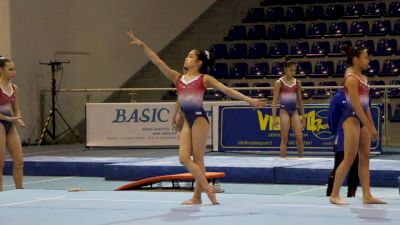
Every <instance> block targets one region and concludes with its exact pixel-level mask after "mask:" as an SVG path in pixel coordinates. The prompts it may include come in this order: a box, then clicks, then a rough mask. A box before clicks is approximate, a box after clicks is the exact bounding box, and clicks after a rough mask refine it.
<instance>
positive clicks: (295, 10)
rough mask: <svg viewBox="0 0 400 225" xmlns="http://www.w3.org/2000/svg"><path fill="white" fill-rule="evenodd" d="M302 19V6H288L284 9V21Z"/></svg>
mask: <svg viewBox="0 0 400 225" xmlns="http://www.w3.org/2000/svg"><path fill="white" fill-rule="evenodd" d="M303 18H304V10H303V7H302V6H288V7H287V9H286V16H285V18H284V20H285V21H299V20H303Z"/></svg>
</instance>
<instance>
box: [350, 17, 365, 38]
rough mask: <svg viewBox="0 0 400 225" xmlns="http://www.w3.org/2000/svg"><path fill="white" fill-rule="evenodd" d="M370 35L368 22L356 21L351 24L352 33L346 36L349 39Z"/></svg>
mask: <svg viewBox="0 0 400 225" xmlns="http://www.w3.org/2000/svg"><path fill="white" fill-rule="evenodd" d="M368 33H369V23H368V21H354V22H352V23H351V24H350V31H349V32H348V33H347V34H346V36H348V37H362V36H365V35H366V34H368Z"/></svg>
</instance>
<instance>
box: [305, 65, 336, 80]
mask: <svg viewBox="0 0 400 225" xmlns="http://www.w3.org/2000/svg"><path fill="white" fill-rule="evenodd" d="M333 68H334V66H333V62H332V61H316V62H315V65H314V73H312V74H310V75H309V76H310V77H322V78H323V77H328V76H329V75H331V74H333V72H334V69H333Z"/></svg>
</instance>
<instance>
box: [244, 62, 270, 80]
mask: <svg viewBox="0 0 400 225" xmlns="http://www.w3.org/2000/svg"><path fill="white" fill-rule="evenodd" d="M268 74H269V65H268V63H267V62H259V63H253V64H252V65H251V67H250V71H249V74H248V75H247V76H246V77H247V78H262V77H265V76H267V75H268Z"/></svg>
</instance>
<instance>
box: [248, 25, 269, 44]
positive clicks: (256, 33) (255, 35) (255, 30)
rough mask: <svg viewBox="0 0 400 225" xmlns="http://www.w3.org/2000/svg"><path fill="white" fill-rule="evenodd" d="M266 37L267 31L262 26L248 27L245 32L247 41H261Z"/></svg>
mask: <svg viewBox="0 0 400 225" xmlns="http://www.w3.org/2000/svg"><path fill="white" fill-rule="evenodd" d="M266 36H267V30H266V28H265V26H264V25H259V24H258V25H250V26H249V30H248V31H247V40H262V39H265V38H266Z"/></svg>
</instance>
